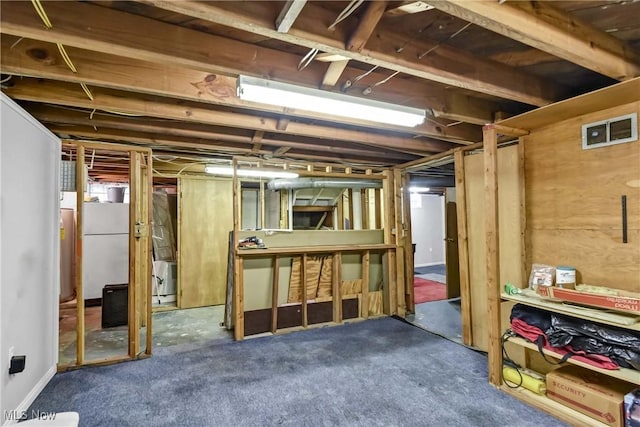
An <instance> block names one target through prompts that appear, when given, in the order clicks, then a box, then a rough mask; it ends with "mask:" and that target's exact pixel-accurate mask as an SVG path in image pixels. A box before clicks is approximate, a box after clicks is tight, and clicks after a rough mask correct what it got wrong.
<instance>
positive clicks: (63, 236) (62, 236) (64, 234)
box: [60, 227, 66, 240]
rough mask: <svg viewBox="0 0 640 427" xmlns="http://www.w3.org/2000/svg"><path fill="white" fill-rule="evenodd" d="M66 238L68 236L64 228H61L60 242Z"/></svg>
mask: <svg viewBox="0 0 640 427" xmlns="http://www.w3.org/2000/svg"><path fill="white" fill-rule="evenodd" d="M65 236H66V232H65V230H64V228H62V227H60V240H64V238H65Z"/></svg>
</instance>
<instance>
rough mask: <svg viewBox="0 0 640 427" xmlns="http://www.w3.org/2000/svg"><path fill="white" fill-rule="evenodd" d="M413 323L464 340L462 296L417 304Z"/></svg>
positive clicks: (447, 336) (458, 340)
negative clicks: (461, 309) (461, 310)
mask: <svg viewBox="0 0 640 427" xmlns="http://www.w3.org/2000/svg"><path fill="white" fill-rule="evenodd" d="M409 320H411V323H413V324H415V325H417V326H419V327H421V328H424V329H426V330H427V331H430V332H433V333H435V334H438V335H441V336H443V337H445V338H448V339H450V340H453V341H455V342H459V343H461V342H462V316H461V314H460V298H455V299H450V300H441V301H430V302H423V303H422V304H416V313H415V315H414V316H413V318H411V319H409Z"/></svg>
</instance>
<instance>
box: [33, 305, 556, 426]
mask: <svg viewBox="0 0 640 427" xmlns="http://www.w3.org/2000/svg"><path fill="white" fill-rule="evenodd" d="M486 370H487V361H486V357H485V356H484V355H483V354H480V353H476V352H474V351H471V350H468V349H466V348H464V347H462V346H460V345H457V344H455V343H452V342H450V341H447V340H444V339H442V338H439V337H437V336H435V335H433V334H430V333H428V332H425V331H423V330H421V329H418V328H416V327H413V326H411V325H409V324H407V323H404V322H402V321H400V320H396V319H392V318H384V319H378V320H369V321H365V322H358V323H353V324H349V325H345V326H338V327H331V328H322V329H316V330H311V331H305V332H297V333H292V334H288V335H281V336H277V337H265V338H256V339H250V340H246V341H243V342H239V343H229V342H224V341H218V342H217V343H216V342H214V343H212V344H211V345H209V346H207V347H197V346H195V345H177V346H173V347H167V348H161V349H157V351H156V354H155V356H154V357H152V358H150V359H146V360H141V361H136V362H129V363H123V364H119V365H112V366H105V367H97V368H86V369H82V370H77V371H71V372H66V373H62V374H57V375H56V376H55V377H54V378H53V380H52V381H51V382H50V384H49V385H48V386H47V387H46V388H45V390H44V391H43V392H42V394H41V395H40V396H39V397H38V398H37V399H36V401H35V402H34V404H33V405H32V407H31V408H30V411H29V413H30V412H31V409H33V410H37V409H39V410H41V411H77V412H79V413H80V422H81V425H83V426H198V427H202V426H260V425H279V424H284V425H295V426H306V425H308V426H318V425H328V426H329V425H347V426H373V425H381V426H389V425H395V426H417V425H422V426H507V425H511V426H532V427H534V426H535V427H541V426H557V425H563V424H561V423H560V422H559V421H557V420H556V419H555V418H552V417H550V416H548V415H546V414H544V413H541V412H539V411H537V410H535V409H533V408H531V407H529V406H527V405H525V404H523V403H521V402H519V401H517V400H515V399H513V398H511V397H509V396H507V395H506V394H504V393H502V392H500V391H498V390H496V389H494V388H493V387H491V386H490V385H489V384H488V382H487V375H486Z"/></svg>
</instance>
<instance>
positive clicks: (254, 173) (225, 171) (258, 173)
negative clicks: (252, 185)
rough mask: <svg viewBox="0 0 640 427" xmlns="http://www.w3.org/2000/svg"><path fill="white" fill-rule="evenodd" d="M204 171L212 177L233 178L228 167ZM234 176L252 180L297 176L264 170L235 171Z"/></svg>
mask: <svg viewBox="0 0 640 427" xmlns="http://www.w3.org/2000/svg"><path fill="white" fill-rule="evenodd" d="M204 171H205V172H206V173H210V174H213V175H224V176H233V168H232V167H230V166H215V165H206V166H205V167H204ZM236 174H237V175H238V176H244V177H252V178H297V177H298V176H299V175H298V174H297V173H295V172H289V171H278V170H265V169H236Z"/></svg>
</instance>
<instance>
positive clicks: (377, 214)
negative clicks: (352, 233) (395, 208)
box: [373, 188, 382, 230]
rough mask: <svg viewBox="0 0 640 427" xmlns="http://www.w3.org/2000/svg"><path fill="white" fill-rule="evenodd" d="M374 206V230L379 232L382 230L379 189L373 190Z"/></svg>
mask: <svg viewBox="0 0 640 427" xmlns="http://www.w3.org/2000/svg"><path fill="white" fill-rule="evenodd" d="M373 197H374V204H375V217H376V221H375V225H374V228H375V229H376V230H380V229H381V228H382V202H381V200H380V197H381V196H380V189H379V188H375V189H374V190H373Z"/></svg>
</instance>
